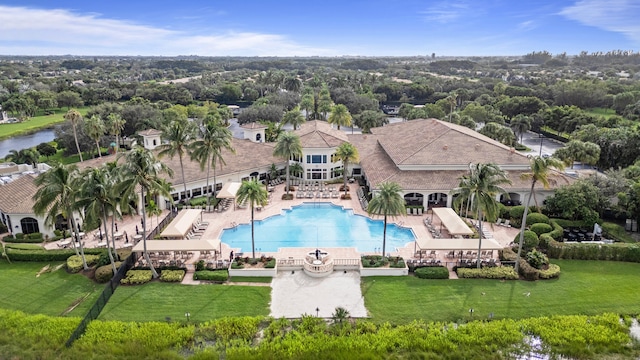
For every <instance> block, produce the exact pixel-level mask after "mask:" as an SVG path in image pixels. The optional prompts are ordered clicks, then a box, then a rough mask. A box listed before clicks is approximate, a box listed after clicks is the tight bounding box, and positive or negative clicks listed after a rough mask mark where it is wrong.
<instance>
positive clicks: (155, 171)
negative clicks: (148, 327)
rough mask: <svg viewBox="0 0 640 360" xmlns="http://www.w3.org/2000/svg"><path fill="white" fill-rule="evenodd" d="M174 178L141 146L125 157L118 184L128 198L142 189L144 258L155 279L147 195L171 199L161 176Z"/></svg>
mask: <svg viewBox="0 0 640 360" xmlns="http://www.w3.org/2000/svg"><path fill="white" fill-rule="evenodd" d="M163 173H165V174H167V175H169V176H173V171H172V170H171V168H169V167H167V166H166V165H165V164H164V163H162V162H160V161H158V159H156V157H155V156H154V155H153V153H152V152H150V151H149V150H147V149H145V148H143V147H141V146H139V147H136V148H134V149H133V150H131V151H129V152H127V153H126V154H125V156H124V163H123V165H122V174H123V178H122V181H121V182H120V184H118V190H119V191H120V192H121V193H122V194H124V196H125V197H126V198H129V197H130V196H132V195H133V194H134V193H135V191H136V187H137V186H139V187H140V203H139V204H140V208H141V209H142V240H143V246H144V257H145V259H146V260H147V264H149V266H150V267H151V272H152V274H153V277H154V278H157V277H158V273H157V272H156V270H155V269H154V268H153V266H152V265H151V259H149V253H148V252H147V214H146V206H145V196H144V195H145V194H146V193H148V192H150V191H158V192H159V193H160V194H162V195H164V196H165V197H167V198H168V197H169V196H170V194H169V191H167V189H166V187H165V186H164V183H165V181H163V179H161V178H160V175H161V174H163Z"/></svg>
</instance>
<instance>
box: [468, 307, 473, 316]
mask: <svg viewBox="0 0 640 360" xmlns="http://www.w3.org/2000/svg"><path fill="white" fill-rule="evenodd" d="M469 315H470V316H471V317H473V308H471V309H469Z"/></svg>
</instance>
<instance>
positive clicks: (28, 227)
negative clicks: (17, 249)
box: [20, 217, 40, 234]
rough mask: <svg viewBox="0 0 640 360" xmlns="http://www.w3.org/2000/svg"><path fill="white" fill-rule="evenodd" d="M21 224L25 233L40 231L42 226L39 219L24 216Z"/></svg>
mask: <svg viewBox="0 0 640 360" xmlns="http://www.w3.org/2000/svg"><path fill="white" fill-rule="evenodd" d="M20 225H21V226H22V233H23V234H32V233H37V232H40V227H39V226H38V220H36V219H34V218H30V217H27V218H23V219H22V220H20Z"/></svg>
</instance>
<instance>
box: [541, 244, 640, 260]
mask: <svg viewBox="0 0 640 360" xmlns="http://www.w3.org/2000/svg"><path fill="white" fill-rule="evenodd" d="M547 255H548V256H549V257H550V258H554V259H574V260H609V261H628V262H640V244H629V243H615V244H582V243H577V244H565V243H561V242H557V241H555V240H552V241H550V242H549V248H548V249H547Z"/></svg>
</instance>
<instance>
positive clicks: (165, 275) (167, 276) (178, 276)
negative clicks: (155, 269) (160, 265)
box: [160, 270, 185, 282]
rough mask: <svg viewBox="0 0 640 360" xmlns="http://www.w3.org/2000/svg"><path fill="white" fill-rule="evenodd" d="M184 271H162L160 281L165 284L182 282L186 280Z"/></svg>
mask: <svg viewBox="0 0 640 360" xmlns="http://www.w3.org/2000/svg"><path fill="white" fill-rule="evenodd" d="M184 274H185V271H184V270H162V273H161V274H160V281H165V282H181V281H182V278H184Z"/></svg>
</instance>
